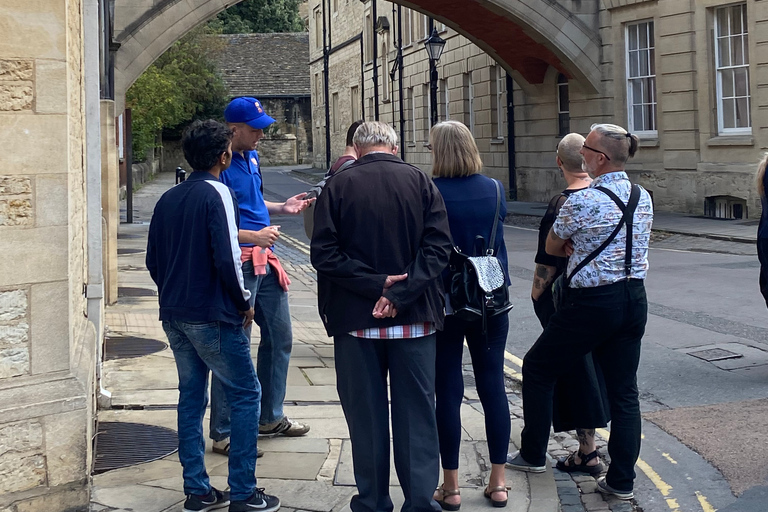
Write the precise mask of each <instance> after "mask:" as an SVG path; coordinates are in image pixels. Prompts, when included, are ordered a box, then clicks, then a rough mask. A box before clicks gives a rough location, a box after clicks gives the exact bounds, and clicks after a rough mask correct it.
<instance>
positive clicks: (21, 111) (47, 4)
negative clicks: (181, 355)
mask: <svg viewBox="0 0 768 512" xmlns="http://www.w3.org/2000/svg"><path fill="white" fill-rule="evenodd" d="M86 3H87V2H84V1H80V0H68V1H66V2H60V1H53V0H41V1H40V2H32V3H30V2H13V1H0V19H1V20H2V22H0V25H2V27H3V35H2V37H0V146H1V147H2V148H3V152H2V156H0V162H2V165H1V166H0V240H1V241H2V242H0V259H2V261H3V262H4V263H3V266H2V269H0V510H3V511H6V510H8V511H11V512H21V511H37V510H57V511H74V510H87V504H88V489H87V482H88V475H89V468H90V459H91V448H90V447H91V439H92V433H93V421H92V418H93V409H94V398H95V397H94V380H95V373H96V372H95V366H96V360H97V356H96V351H97V339H99V332H98V330H99V329H100V327H99V326H100V325H101V319H100V315H101V309H100V307H98V306H97V307H91V306H93V303H92V299H95V298H98V301H99V302H100V301H101V296H102V293H101V282H100V281H98V280H97V279H90V277H91V274H89V269H88V253H89V250H90V249H91V247H90V246H89V243H88V240H87V239H88V233H89V232H90V230H91V228H92V227H93V225H92V224H91V221H93V220H94V219H92V218H89V212H88V209H87V208H86V198H87V196H88V190H87V186H86V182H87V179H86V177H87V176H88V175H89V173H90V172H92V171H93V170H94V168H90V169H89V168H88V166H89V165H96V166H98V165H100V163H99V159H98V158H96V160H93V159H89V155H88V147H87V144H86V131H87V128H86V120H87V114H86V110H87V109H86V104H87V101H89V100H90V101H92V100H93V99H94V97H93V96H89V95H87V94H85V93H84V91H85V90H86V87H87V85H88V78H87V76H86V67H87V66H86V62H85V61H86V58H88V57H90V56H93V54H89V53H87V52H85V51H84V38H85V37H86V36H85V32H84V30H83V27H84V25H87V22H86V19H85V16H86V14H85V13H86V12H88V9H89V8H90V6H86ZM91 12H92V11H91ZM41 13H45V15H41ZM92 20H94V21H96V18H95V17H93V18H92ZM96 24H98V22H97V21H96ZM96 49H97V51H98V46H96ZM97 76H98V75H97ZM96 86H97V87H98V78H97V81H96ZM98 103H99V97H98V88H97V89H96V96H95V105H96V106H97V109H96V110H95V112H96V116H97V117H96V123H95V125H96V127H97V128H98V125H99V120H98V112H99V111H98ZM93 104H94V103H90V105H93ZM94 142H95V146H94V147H93V148H92V150H91V154H100V151H101V148H100V146H99V138H98V137H96V138H95V139H94ZM100 172H101V171H100V169H99V170H98V173H100ZM95 184H96V187H100V183H99V180H98V178H97V180H96V181H95ZM97 197H99V196H98V195H97ZM98 206H99V207H100V205H98ZM98 226H99V231H98V233H97V234H98V236H99V237H100V227H101V218H100V215H99V222H98ZM99 251H100V249H99ZM93 263H94V264H97V265H100V264H101V258H100V253H99V257H98V258H96V259H94V260H93ZM100 270H101V269H99V273H100ZM89 291H90V293H89Z"/></svg>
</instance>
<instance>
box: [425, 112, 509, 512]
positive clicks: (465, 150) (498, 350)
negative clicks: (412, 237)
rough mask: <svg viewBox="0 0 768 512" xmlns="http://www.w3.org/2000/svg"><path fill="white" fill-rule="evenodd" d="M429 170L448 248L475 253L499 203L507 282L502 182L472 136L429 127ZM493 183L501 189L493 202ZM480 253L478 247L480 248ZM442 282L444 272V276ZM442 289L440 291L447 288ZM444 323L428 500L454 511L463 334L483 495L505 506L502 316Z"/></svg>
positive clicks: (499, 242) (458, 127)
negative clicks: (486, 169) (479, 439)
mask: <svg viewBox="0 0 768 512" xmlns="http://www.w3.org/2000/svg"><path fill="white" fill-rule="evenodd" d="M429 148H430V150H431V151H432V175H433V177H434V182H435V185H436V186H437V188H438V189H439V190H440V193H441V194H442V195H443V199H444V200H445V207H446V210H447V211H448V223H449V224H450V228H451V236H452V237H453V244H454V246H456V247H458V248H460V249H461V251H462V252H463V253H465V254H468V255H470V256H472V255H474V253H475V250H476V246H475V244H476V240H475V238H476V237H477V236H478V235H479V236H482V237H483V239H484V240H485V242H486V243H488V241H489V240H491V238H492V237H491V235H492V233H491V230H492V228H493V224H494V217H495V216H496V211H497V201H499V202H500V207H499V210H498V211H499V216H498V223H497V228H496V237H495V243H494V247H491V249H493V251H494V255H495V256H496V257H497V258H498V259H499V261H500V262H501V265H502V268H503V271H504V278H505V282H506V285H507V286H509V272H508V269H507V267H508V263H507V249H506V246H505V245H504V226H503V222H504V217H505V216H506V214H507V207H506V201H505V200H504V197H505V196H504V193H503V187H502V186H501V184H500V183H498V182H496V180H493V179H491V178H488V177H486V176H483V175H482V174H481V172H482V169H483V163H482V160H480V154H479V152H478V150H477V145H476V144H475V139H474V138H473V137H472V133H471V132H470V131H469V129H468V128H467V127H466V126H464V125H463V124H462V123H459V122H457V121H445V122H443V123H439V124H437V125H435V126H434V127H433V128H432V131H431V132H430V145H429ZM497 185H498V187H499V190H501V191H502V193H501V194H500V196H501V197H499V199H498V200H497ZM479 250H483V251H484V248H483V249H479ZM443 279H444V282H445V284H447V282H446V281H447V272H444V273H443ZM446 289H447V288H446ZM446 313H447V315H446V318H445V327H444V330H443V331H438V332H437V357H436V372H435V400H436V415H437V431H438V437H439V444H440V457H441V461H442V466H443V484H442V485H441V486H440V487H438V489H437V490H436V491H435V500H436V501H437V502H438V503H439V504H440V506H441V507H442V508H443V509H444V510H454V511H455V510H459V507H460V506H461V497H460V496H459V471H458V469H459V445H460V444H461V417H460V409H461V401H462V398H463V396H464V380H463V375H462V355H463V352H464V339H465V338H466V340H467V345H468V347H469V353H470V355H471V356H472V368H473V369H474V373H475V381H476V383H477V393H478V395H479V396H480V402H481V403H482V405H483V411H484V413H485V430H486V433H487V437H488V451H489V452H490V459H491V474H490V477H489V479H488V486H487V487H486V488H485V491H484V494H485V496H486V498H488V499H489V500H490V501H491V503H492V505H493V506H494V507H504V506H506V504H507V497H508V493H507V488H506V482H505V478H504V463H505V461H506V455H507V447H508V445H509V432H510V420H509V402H508V401H507V396H506V389H505V386H504V349H505V346H506V343H507V332H508V331H509V318H508V317H507V315H506V314H500V315H496V316H492V317H490V318H487V331H486V332H485V333H484V332H483V328H482V321H481V320H477V321H474V322H467V321H464V320H461V319H459V318H456V317H454V316H453V315H451V314H450V311H446Z"/></svg>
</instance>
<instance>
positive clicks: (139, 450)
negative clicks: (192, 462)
mask: <svg viewBox="0 0 768 512" xmlns="http://www.w3.org/2000/svg"><path fill="white" fill-rule="evenodd" d="M178 448H179V438H178V435H177V434H176V431H175V430H171V429H169V428H165V427H158V426H155V425H144V424H142V423H122V422H113V421H103V422H100V423H99V431H98V433H97V434H96V455H95V456H94V462H93V474H95V475H97V474H99V473H104V472H105V471H110V470H112V469H118V468H124V467H128V466H133V465H134V464H141V463H143V462H152V461H153V460H158V459H162V458H163V457H165V456H167V455H170V454H171V453H173V452H175V451H176V450H178Z"/></svg>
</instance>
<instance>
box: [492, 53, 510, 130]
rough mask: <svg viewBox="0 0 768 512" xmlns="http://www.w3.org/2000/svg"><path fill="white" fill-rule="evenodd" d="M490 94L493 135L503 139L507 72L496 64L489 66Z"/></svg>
mask: <svg viewBox="0 0 768 512" xmlns="http://www.w3.org/2000/svg"><path fill="white" fill-rule="evenodd" d="M491 95H492V98H491V101H492V102H493V108H492V110H491V118H492V119H491V121H492V122H493V137H494V138H496V139H503V138H504V133H505V131H504V128H505V126H506V116H505V115H504V107H505V106H506V98H507V72H506V71H505V70H504V68H502V67H501V66H499V65H498V64H497V65H495V66H491Z"/></svg>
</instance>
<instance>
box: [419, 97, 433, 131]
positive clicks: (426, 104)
mask: <svg viewBox="0 0 768 512" xmlns="http://www.w3.org/2000/svg"><path fill="white" fill-rule="evenodd" d="M421 90H422V98H423V99H422V102H421V104H422V106H423V111H422V112H423V115H422V116H421V117H422V124H421V126H422V128H423V130H422V135H423V136H424V138H423V139H422V140H429V129H430V128H431V126H432V93H431V91H430V90H429V84H424V85H423V86H422V89H421Z"/></svg>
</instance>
